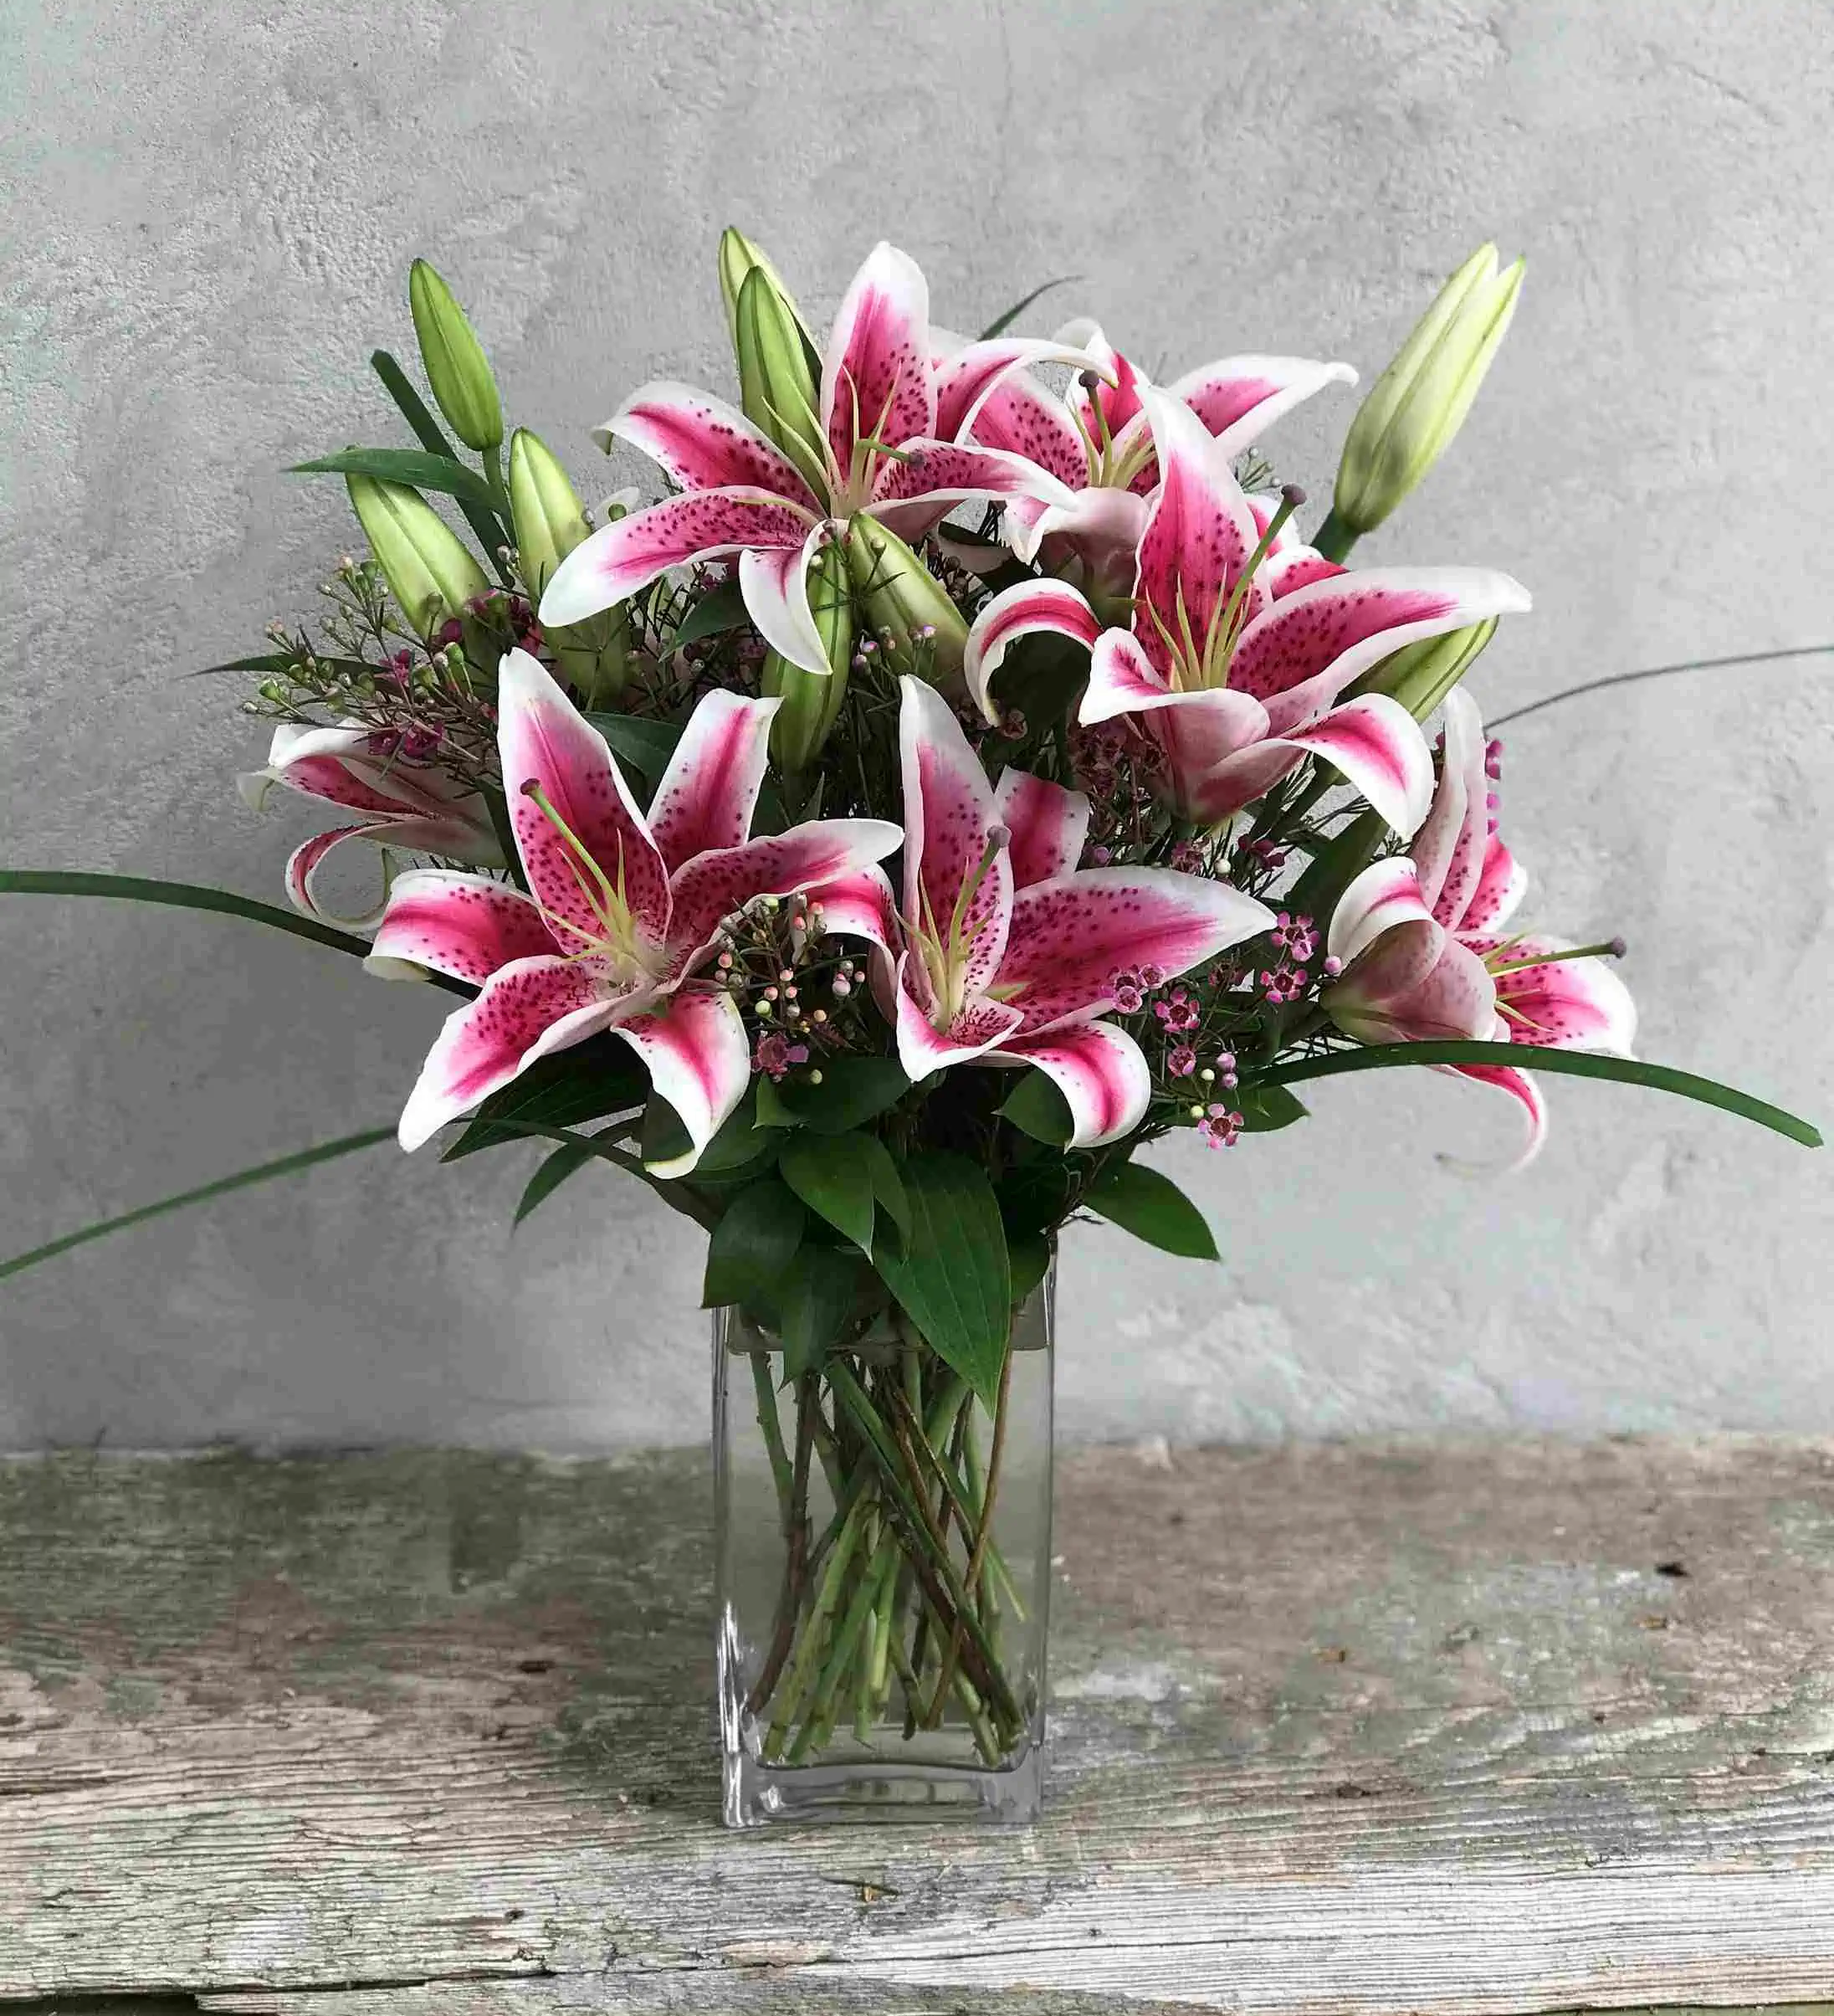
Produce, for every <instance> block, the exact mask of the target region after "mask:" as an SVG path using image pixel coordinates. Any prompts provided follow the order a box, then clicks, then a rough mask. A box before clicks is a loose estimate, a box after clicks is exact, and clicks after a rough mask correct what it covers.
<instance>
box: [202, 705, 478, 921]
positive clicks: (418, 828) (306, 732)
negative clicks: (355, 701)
mask: <svg viewBox="0 0 1834 2016" xmlns="http://www.w3.org/2000/svg"><path fill="white" fill-rule="evenodd" d="M238 784H239V787H240V789H241V792H242V796H243V800H244V802H245V803H248V805H250V806H252V807H253V808H254V810H255V811H257V812H259V811H260V809H261V808H262V806H263V805H264V803H265V802H266V800H267V796H268V793H269V792H270V791H271V790H272V789H273V787H274V786H275V785H276V784H280V785H284V787H286V788H287V789H288V790H289V791H297V792H299V793H301V794H302V795H303V796H304V797H306V798H318V799H320V801H322V802H323V803H325V804H327V805H337V806H341V807H342V808H345V809H346V810H347V811H351V812H358V813H362V814H363V818H362V820H361V823H359V824H357V825H354V826H334V827H333V828H330V831H329V832H326V833H320V834H314V835H313V836H312V838H311V839H310V840H307V841H305V842H304V843H303V844H301V845H300V846H298V847H296V848H295V849H294V850H293V853H292V854H291V856H290V857H289V859H288V861H287V864H286V890H287V895H288V896H289V898H291V900H292V902H293V905H294V906H295V909H298V910H301V911H305V915H306V916H309V917H313V918H316V919H317V920H318V921H319V922H320V923H323V924H336V925H341V926H345V927H346V928H347V929H350V930H353V931H366V930H368V929H369V927H370V926H371V925H373V924H374V923H375V922H376V921H377V918H378V917H380V916H382V904H381V903H380V902H378V903H377V905H376V907H375V908H374V909H373V910H372V911H369V912H367V913H366V915H364V916H355V917H351V916H340V915H339V914H338V913H337V912H336V911H331V910H330V909H328V908H327V907H326V906H325V904H324V903H323V902H321V901H320V899H319V896H318V895H317V890H316V884H317V877H318V871H319V870H320V868H322V867H323V866H324V864H325V859H326V858H327V856H329V855H330V854H331V852H332V851H333V850H334V849H336V848H338V847H340V846H341V845H342V844H343V843H344V842H345V841H346V840H372V841H374V842H376V843H377V844H378V845H380V846H382V847H390V848H397V849H400V850H401V851H402V852H403V853H407V854H437V855H438V857H439V858H440V859H442V860H447V861H466V862H469V863H470V864H472V865H473V866H474V867H477V868H500V867H501V866H502V865H503V850H502V849H501V847H500V846H499V844H498V841H497V837H496V834H495V833H494V830H493V829H492V827H491V824H490V813H489V808H488V807H486V805H485V803H484V800H483V798H480V797H479V795H478V793H476V792H475V791H472V790H470V789H469V788H468V787H466V786H465V785H464V784H463V783H462V782H459V779H458V778H456V777H453V775H452V773H451V772H449V771H448V770H445V769H443V768H441V767H439V766H438V765H437V764H434V763H431V762H427V761H426V760H425V758H424V757H421V756H418V755H415V754H413V753H412V752H410V751H409V749H408V748H407V746H405V745H404V741H403V737H402V736H400V735H392V734H378V733H377V732H376V731H373V730H371V729H368V728H364V727H361V726H357V725H356V724H355V723H351V722H346V723H345V724H343V725H342V726H339V727H336V728H314V727H309V726H305V725H303V724H300V723H296V722H292V721H287V722H283V723H282V724H281V726H279V727H278V728H276V729H275V730H274V741H273V743H272V744H271V746H269V751H268V764H267V767H266V769H264V770H257V771H254V772H250V773H249V774H248V776H246V777H241V778H239V779H238ZM385 893H386V892H385Z"/></svg>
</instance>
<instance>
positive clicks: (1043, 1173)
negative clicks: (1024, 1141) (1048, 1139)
mask: <svg viewBox="0 0 1834 2016" xmlns="http://www.w3.org/2000/svg"><path fill="white" fill-rule="evenodd" d="M994 1190H995V1193H996V1195H997V1196H998V1198H999V1199H1000V1216H1001V1218H1002V1219H1004V1221H1005V1223H1006V1229H1007V1239H1008V1241H1009V1242H1015V1243H1016V1242H1017V1240H1019V1239H1022V1238H1024V1237H1026V1236H1027V1234H1031V1233H1035V1232H1050V1231H1053V1230H1054V1229H1055V1228H1056V1227H1057V1226H1058V1225H1059V1224H1060V1223H1062V1222H1063V1214H1064V1212H1065V1209H1066V1208H1067V1207H1068V1203H1069V1201H1070V1171H1069V1167H1068V1164H1067V1163H1066V1162H1064V1160H1063V1157H1062V1156H1061V1155H1048V1154H1043V1153H1041V1154H1040V1155H1039V1156H1038V1158H1037V1161H1036V1162H1027V1163H1023V1164H1022V1165H1020V1166H1018V1167H1014V1168H1009V1169H1007V1171H1006V1172H1004V1173H1003V1174H1002V1177H1001V1178H1000V1180H999V1182H997V1183H996V1184H995V1185H994Z"/></svg>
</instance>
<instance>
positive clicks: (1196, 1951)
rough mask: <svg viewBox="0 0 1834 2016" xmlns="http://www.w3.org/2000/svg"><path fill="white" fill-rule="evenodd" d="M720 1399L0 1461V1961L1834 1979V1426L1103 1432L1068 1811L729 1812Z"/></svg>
mask: <svg viewBox="0 0 1834 2016" xmlns="http://www.w3.org/2000/svg"><path fill="white" fill-rule="evenodd" d="M708 1498H709V1492H708V1488H707V1481H706V1475H705V1467H704V1461H703V1460H702V1459H700V1458H699V1457H698V1456H696V1455H694V1454H670V1455H666V1456H652V1457H642V1458H633V1459H622V1460H618V1461H612V1462H595V1463H555V1462H547V1461H542V1460H539V1459H503V1458H493V1457H489V1456H484V1455H480V1454H443V1453H418V1454H417V1453H409V1454H390V1455H383V1456H355V1457H344V1458H325V1459H296V1460H289V1461H284V1462H264V1461H260V1460H257V1459H248V1458H243V1457H236V1456H211V1457H206V1458H193V1459H167V1460H158V1459H124V1458H111V1457H102V1458H88V1457H78V1456H60V1457H57V1458H53V1459H20V1460H16V1461H13V1462H10V1463H0V1997H4V1998H34V1997H35V1998H44V2006H45V2008H47V2009H48V2010H49V2009H51V2008H61V2007H62V2006H64V1998H74V1997H79V1996H103V1995H118V1994H127V1993H132V1994H139V1995H146V1996H152V1995H160V1994H165V1995H180V1996H192V1995H195V1996H197V1997H199V1998H201V1999H202V2006H203V2007H205V2008H211V2009H214V2010H218V2011H221V2012H224V2013H225V2016H227V2013H228V2012H232V2011H233V2012H238V2013H239V2016H248V2013H251V2012H256V2011H261V2012H268V2013H269V2016H295V2012H305V2011H307V2010H310V2011H311V2012H313V2013H314V2016H409V2013H410V2012H412V2013H415V2016H418V2012H422V2011H424V2012H426V2016H566V2013H570V2012H573V2011H581V2012H585V2011H620V2012H622V2011H637V2010H646V2011H647V2010H661V2009H672V2010H674V2009H679V2010H683V2011H696V2012H698V2011H706V2012H713V2011H725V2010H730V2011H735V2012H764V2011H772V2012H775V2011H778V2010H787V2009H791V2008H798V2009H800V2008H833V2009H837V2010H845V2011H856V2010H857V2011H862V2012H867V2011H870V2012H874V2013H879V2012H890V2011H894V2010H899V2011H911V2012H916V2011H930V2010H937V2011H941V2010H945V2009H946V2010H956V2009H972V2010H974V2011H977V2012H978V2011H982V2010H986V2011H1005V2010H1007V2009H1012V2010H1020V2009H1023V2010H1025V2011H1027V2012H1029V2013H1032V2016H1072V2013H1074V2016H1084V2013H1085V2012H1093V2011H1097V2010H1104V2011H1105V2010H1120V2009H1130V2010H1134V2011H1140V2010H1150V2009H1152V2008H1174V2007H1176V2008H1192V2007H1196V2008H1217V2009H1230V2010H1253V2011H1263V2010H1265V2011H1282V2012H1285V2011H1294V2012H1318V2013H1320V2016H1322V2013H1323V2012H1327V2011H1328V2012H1330V2016H1346V2013H1354V2012H1364V2011H1368V2012H1376V2011H1381V2012H1395V2013H1398V2012H1402V2011H1434V2012H1438V2011H1447V2012H1451V2011H1469V2012H1498V2013H1500V2012H1516V2011H1527V2010H1539V2009H1569V2010H1570V2009H1573V2008H1578V2007H1584V2006H1592V2007H1598V2008H1607V2007H1609V2008H1625V2007H1628V2006H1632V2005H1647V2004H1652V2003H1696V2004H1713V2005H1720V2006H1731V2005H1742V2004H1752V2003H1779V2002H1789V2001H1799V2002H1808V2001H1815V2000H1818V1999H1822V1998H1829V1997H1831V1996H1834V1795H1831V1785H1834V1573H1831V1572H1834V1445H1830V1444H1817V1443H1808V1442H1799V1443H1780V1442H1777V1441H1754V1440H1734V1441H1720V1442H1713V1443H1706V1444H1700V1443H1694V1444H1662V1443H1654V1442H1652V1443H1643V1442H1621V1443H1611V1444H1596V1445H1591V1446H1584V1447H1567V1446H1562V1445H1559V1444H1520V1443H1499V1444H1479V1445H1471V1446H1463V1447H1452V1448H1447V1447H1443V1446H1440V1447H1431V1448H1429V1447H1409V1446H1395V1447H1385V1446H1370V1445H1366V1444H1365V1445H1345V1446H1326V1447H1314V1448H1308V1449H1292V1450H1283V1451H1278V1452H1261V1453H1249V1454H1243V1453H1232V1452H1223V1451H1201V1452H1176V1453H1171V1454H1168V1453H1166V1452H1165V1450H1163V1449H1158V1450H1152V1449H1148V1450H1131V1449H1102V1450H1088V1451H1083V1452H1079V1453H1075V1454H1070V1455H1068V1456H1067V1457H1066V1458H1064V1459H1063V1461H1062V1463H1061V1465H1060V1487H1059V1494H1058V1521H1059V1538H1058V1545H1059V1549H1060V1552H1061V1557H1062V1560H1061V1573H1060V1580H1059V1588H1058V1618H1057V1628H1056V1631H1055V1634H1054V1639H1053V1647H1054V1656H1055V1660H1056V1668H1057V1672H1056V1684H1055V1711H1054V1721H1055V1727H1056V1731H1057V1747H1056V1753H1055V1757H1054V1761H1053V1778H1052V1789H1051V1800H1050V1806H1049V1812H1048V1819H1047V1820H1046V1821H1045V1823H1044V1824H1042V1825H1040V1826H1039V1827H1037V1828H1036V1829H1031V1830H1018V1831H1007V1830H1002V1829H975V1828H969V1827H961V1826H947V1827H945V1826H932V1825H925V1824H914V1825H907V1826H902V1827H890V1828H887V1827H873V1828H849V1829H811V1830H786V1829H775V1830H768V1831H766V1832H765V1833H763V1834H756V1835H750V1836H735V1835H732V1834H726V1833H725V1832H724V1831H723V1830H722V1829H720V1827H719V1825H718V1824H717V1820H716V1807H717V1796H716V1793H717V1788H716V1771H715V1757H714V1754H713V1748H712V1742H713V1737H712V1724H711V1716H710V1708H709V1700H710V1656H709V1639H710V1630H709V1610H710V1594H709V1547H708V1532H707V1527H708Z"/></svg>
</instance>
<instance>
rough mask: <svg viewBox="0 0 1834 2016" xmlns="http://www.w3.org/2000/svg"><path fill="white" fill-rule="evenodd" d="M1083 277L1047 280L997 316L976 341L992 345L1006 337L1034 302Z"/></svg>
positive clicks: (1060, 276)
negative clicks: (994, 340) (998, 337)
mask: <svg viewBox="0 0 1834 2016" xmlns="http://www.w3.org/2000/svg"><path fill="white" fill-rule="evenodd" d="M1082 277H1083V276H1082V274H1080V273H1060V274H1058V277H1057V278H1056V279H1055V280H1046V281H1044V282H1043V284H1042V285H1039V286H1037V287H1034V288H1033V289H1032V291H1031V292H1030V293H1029V294H1028V295H1027V296H1026V297H1025V299H1024V300H1022V301H1015V302H1014V303H1013V304H1012V306H1011V307H1010V308H1009V309H1007V311H1006V313H1005V314H1004V315H996V316H995V317H994V318H993V320H992V321H991V322H989V323H988V325H987V326H986V328H985V329H983V330H982V331H981V334H980V336H979V337H978V338H977V339H976V341H980V342H982V343H991V341H993V339H994V338H995V337H996V336H1004V335H1005V334H1006V332H1007V330H1009V329H1010V328H1011V327H1012V325H1013V324H1014V323H1015V322H1016V321H1018V319H1019V317H1020V316H1021V315H1023V314H1024V313H1025V311H1026V310H1027V308H1029V307H1030V306H1031V305H1032V303H1033V302H1034V301H1036V300H1041V299H1042V298H1043V296H1044V295H1048V293H1049V292H1050V291H1051V290H1052V289H1053V287H1068V286H1069V285H1071V284H1072V283H1073V282H1074V281H1076V280H1081V279H1082Z"/></svg>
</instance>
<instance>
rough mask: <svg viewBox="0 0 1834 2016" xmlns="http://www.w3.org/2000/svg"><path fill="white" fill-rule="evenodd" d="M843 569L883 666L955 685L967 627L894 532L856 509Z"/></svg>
mask: <svg viewBox="0 0 1834 2016" xmlns="http://www.w3.org/2000/svg"><path fill="white" fill-rule="evenodd" d="M847 567H848V574H849V575H850V576H851V577H852V579H853V600H854V605H855V607H856V608H857V609H858V613H859V614H860V615H861V616H862V617H863V618H864V619H865V623H866V627H867V628H868V629H870V630H872V631H873V632H875V633H876V634H877V635H878V637H879V642H880V644H881V646H882V648H883V649H884V662H885V664H886V666H887V668H888V669H889V671H891V672H893V673H904V672H914V673H917V674H919V675H920V676H921V677H923V678H924V679H926V680H929V682H930V685H934V686H943V687H948V688H956V689H959V688H960V686H961V655H962V650H963V648H964V646H965V645H966V644H967V641H968V625H967V623H966V621H965V620H964V618H963V617H962V613H961V610H960V609H958V608H956V607H955V603H953V602H952V601H951V600H950V597H949V595H948V593H947V592H946V591H945V588H944V587H943V585H942V583H941V582H940V581H938V580H937V578H936V577H935V575H934V574H932V573H931V572H930V569H929V568H928V567H925V565H924V563H923V562H922V561H921V560H920V559H919V558H918V557H917V556H916V554H915V553H914V552H913V551H911V550H910V548H909V546H906V545H905V544H904V541H903V540H902V539H900V538H899V536H898V535H897V534H896V533H895V532H892V531H887V530H886V528H885V527H884V526H882V525H881V524H880V523H879V521H878V520H877V519H876V518H872V517H868V516H867V514H866V513H865V512H863V511H860V512H857V513H856V514H855V515H854V516H853V518H852V519H851V520H850V521H848V528H847Z"/></svg>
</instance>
